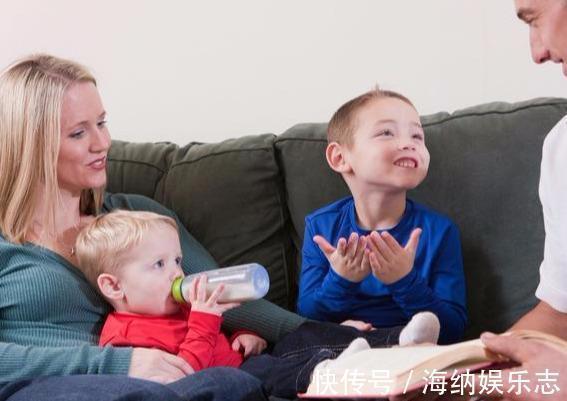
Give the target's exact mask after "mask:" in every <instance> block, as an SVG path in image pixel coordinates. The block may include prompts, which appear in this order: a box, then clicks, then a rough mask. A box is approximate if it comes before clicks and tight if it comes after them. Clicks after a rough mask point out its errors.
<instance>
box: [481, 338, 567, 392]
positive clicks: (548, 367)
mask: <svg viewBox="0 0 567 401" xmlns="http://www.w3.org/2000/svg"><path fill="white" fill-rule="evenodd" d="M481 339H482V342H484V345H486V347H487V348H488V349H489V350H490V351H492V352H494V353H496V354H499V355H502V356H505V357H507V358H508V359H511V360H513V361H515V362H517V363H519V364H520V366H518V367H515V368H513V369H506V370H503V371H502V389H503V391H504V393H505V399H506V400H511V401H512V400H518V401H519V400H522V401H564V400H566V399H567V350H565V349H562V348H560V346H555V345H551V344H546V343H543V342H540V341H537V340H534V339H521V338H517V337H514V332H511V334H510V335H500V336H497V335H495V334H492V333H484V334H483V335H482V336H481ZM519 371H524V372H527V373H525V374H522V380H523V379H527V380H529V384H527V385H528V386H529V387H530V389H531V392H526V391H525V389H522V392H521V394H519V395H518V394H516V389H517V387H518V385H519V384H518V383H511V382H510V380H509V379H510V373H511V372H519ZM546 372H547V373H549V374H550V375H551V374H553V376H549V377H548V379H549V380H550V381H549V382H547V383H546V382H545V380H542V378H544V375H545V373H546ZM512 379H513V378H512ZM551 380H553V381H551ZM537 385H540V386H541V387H549V388H548V389H547V390H552V389H554V386H555V385H556V386H557V389H558V390H557V391H554V392H553V394H551V391H548V392H549V394H545V393H542V391H538V392H536V391H534V390H535V387H536V386H537ZM510 389H512V391H511V392H510V393H508V391H509V390H510ZM483 397H486V396H484V395H483ZM486 398H491V397H486Z"/></svg>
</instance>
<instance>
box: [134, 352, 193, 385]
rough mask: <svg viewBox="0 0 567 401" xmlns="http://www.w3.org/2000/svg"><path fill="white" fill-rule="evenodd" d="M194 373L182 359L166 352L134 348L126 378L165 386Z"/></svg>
mask: <svg viewBox="0 0 567 401" xmlns="http://www.w3.org/2000/svg"><path fill="white" fill-rule="evenodd" d="M192 373H194V370H193V368H192V367H191V365H189V364H188V363H187V362H186V361H185V360H183V359H182V358H180V357H178V356H176V355H171V354H168V353H167V352H164V351H161V350H158V349H150V348H134V350H133V351H132V360H131V361H130V369H129V370H128V376H130V377H135V378H138V379H145V380H151V381H154V382H158V383H162V384H167V383H171V382H174V381H176V380H179V379H181V378H183V377H185V376H187V375H190V374H192Z"/></svg>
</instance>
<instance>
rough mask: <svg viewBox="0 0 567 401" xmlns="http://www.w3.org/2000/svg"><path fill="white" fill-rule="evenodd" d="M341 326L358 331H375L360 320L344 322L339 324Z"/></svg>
mask: <svg viewBox="0 0 567 401" xmlns="http://www.w3.org/2000/svg"><path fill="white" fill-rule="evenodd" d="M341 326H349V327H354V328H355V329H357V330H360V331H371V330H376V329H375V328H374V327H372V325H371V324H370V323H366V322H363V321H362V320H350V319H349V320H345V321H344V322H342V323H341Z"/></svg>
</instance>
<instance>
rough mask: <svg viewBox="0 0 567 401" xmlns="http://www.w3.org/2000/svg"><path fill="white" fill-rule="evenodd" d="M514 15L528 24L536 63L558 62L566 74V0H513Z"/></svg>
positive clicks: (566, 74)
mask: <svg viewBox="0 0 567 401" xmlns="http://www.w3.org/2000/svg"><path fill="white" fill-rule="evenodd" d="M514 2H515V4H516V13H517V15H518V18H520V19H521V20H522V21H524V22H525V23H527V24H528V25H529V27H530V47H531V51H532V58H533V60H534V62H536V63H538V64H539V63H544V62H546V61H553V62H554V63H561V64H562V66H563V74H564V75H565V76H567V0H514Z"/></svg>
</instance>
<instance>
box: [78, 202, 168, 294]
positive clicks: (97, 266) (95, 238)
mask: <svg viewBox="0 0 567 401" xmlns="http://www.w3.org/2000/svg"><path fill="white" fill-rule="evenodd" d="M164 225H165V226H170V227H172V228H174V229H175V231H178V226H177V223H176V222H175V220H174V219H172V218H171V217H168V216H163V215H161V214H157V213H152V212H133V211H127V210H115V211H112V212H110V213H107V214H103V215H100V216H98V217H96V218H95V219H94V220H93V221H92V222H91V223H89V224H88V225H87V226H86V227H85V228H84V229H83V230H81V232H80V233H79V235H78V236H77V240H76V242H75V253H76V256H77V261H78V266H79V268H80V269H81V271H82V272H83V274H84V275H85V277H86V278H87V280H89V282H90V283H92V284H93V285H94V286H95V287H97V288H98V285H97V278H98V276H99V275H100V274H102V273H110V274H116V273H117V272H118V269H119V267H120V265H121V264H122V263H123V259H124V256H125V255H126V253H128V252H129V251H130V250H132V248H134V247H136V246H137V245H138V244H139V243H140V242H141V241H142V239H143V238H144V235H146V234H147V233H148V231H150V230H151V229H154V228H156V227H158V226H164Z"/></svg>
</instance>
